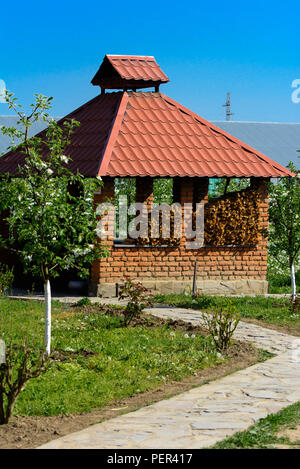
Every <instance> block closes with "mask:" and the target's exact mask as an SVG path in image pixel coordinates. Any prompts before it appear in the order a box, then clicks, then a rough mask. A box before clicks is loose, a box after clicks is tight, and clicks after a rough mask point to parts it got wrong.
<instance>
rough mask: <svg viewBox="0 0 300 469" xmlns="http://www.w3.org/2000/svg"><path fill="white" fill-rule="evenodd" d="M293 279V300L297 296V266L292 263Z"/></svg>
mask: <svg viewBox="0 0 300 469" xmlns="http://www.w3.org/2000/svg"><path fill="white" fill-rule="evenodd" d="M291 280H292V300H293V301H294V300H295V298H296V277H295V266H294V264H292V265H291Z"/></svg>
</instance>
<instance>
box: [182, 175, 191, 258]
mask: <svg viewBox="0 0 300 469" xmlns="http://www.w3.org/2000/svg"><path fill="white" fill-rule="evenodd" d="M193 198H194V184H193V178H188V177H184V178H181V188H180V203H181V210H182V238H181V241H180V248H181V250H185V247H186V234H185V219H186V221H187V220H188V219H190V217H191V215H192V211H193ZM184 204H191V205H190V207H185V206H184Z"/></svg>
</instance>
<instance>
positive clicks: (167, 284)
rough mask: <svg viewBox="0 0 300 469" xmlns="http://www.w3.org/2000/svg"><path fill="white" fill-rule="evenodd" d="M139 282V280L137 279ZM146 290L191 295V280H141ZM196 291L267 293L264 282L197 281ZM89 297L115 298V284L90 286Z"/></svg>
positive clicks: (230, 293)
mask: <svg viewBox="0 0 300 469" xmlns="http://www.w3.org/2000/svg"><path fill="white" fill-rule="evenodd" d="M137 280H139V279H137ZM141 282H142V283H143V285H144V286H145V287H146V288H149V289H151V290H152V292H153V293H154V294H157V293H160V294H162V295H169V294H172V293H187V294H189V293H191V291H192V281H191V280H185V281H183V280H142V279H141ZM197 290H198V292H199V293H203V294H206V295H264V294H266V293H268V282H267V281H266V280H248V279H240V280H198V281H197ZM89 295H90V296H102V297H103V298H110V297H115V296H116V284H115V283H101V284H98V285H95V284H94V285H92V284H91V285H90V289H89Z"/></svg>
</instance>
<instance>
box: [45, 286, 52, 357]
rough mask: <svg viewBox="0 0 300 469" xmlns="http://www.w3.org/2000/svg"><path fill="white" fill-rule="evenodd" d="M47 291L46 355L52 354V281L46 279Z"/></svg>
mask: <svg viewBox="0 0 300 469" xmlns="http://www.w3.org/2000/svg"><path fill="white" fill-rule="evenodd" d="M44 293H45V339H44V346H45V349H46V355H47V356H49V355H50V347H51V287H50V281H49V280H46V283H45V284H44Z"/></svg>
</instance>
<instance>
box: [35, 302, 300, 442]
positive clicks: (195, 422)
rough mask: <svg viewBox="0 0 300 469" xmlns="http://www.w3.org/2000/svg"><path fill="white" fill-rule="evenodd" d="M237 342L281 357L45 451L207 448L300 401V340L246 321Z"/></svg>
mask: <svg viewBox="0 0 300 469" xmlns="http://www.w3.org/2000/svg"><path fill="white" fill-rule="evenodd" d="M149 312H151V314H155V315H157V316H159V317H163V318H169V317H170V318H174V319H183V320H186V321H190V322H192V323H195V324H197V323H201V321H202V320H201V313H200V312H199V311H193V310H189V309H183V308H164V307H160V308H152V309H151V310H149ZM235 337H236V338H237V339H241V340H246V341H249V342H252V343H254V344H256V346H258V347H260V348H263V349H265V350H268V351H270V352H273V353H276V354H278V355H277V356H276V357H274V358H271V359H270V360H268V361H266V362H265V363H259V364H256V365H254V366H251V367H249V368H247V369H245V370H242V371H239V372H236V373H234V374H232V375H229V376H225V377H224V378H221V379H219V380H217V381H213V382H211V383H209V384H206V385H203V386H201V387H198V388H194V389H191V390H190V391H187V392H184V393H182V394H180V395H178V396H175V397H172V398H170V399H167V400H163V401H160V402H157V403H155V404H153V405H150V406H148V407H145V408H142V409H139V410H137V411H135V412H131V413H128V414H125V415H122V416H119V417H116V418H113V419H111V420H108V421H106V422H103V423H100V424H96V425H93V426H91V427H88V428H86V429H85V430H82V431H80V432H77V433H73V434H70V435H67V436H64V437H62V438H58V439H57V440H54V441H51V442H49V443H47V444H45V445H43V446H41V447H40V448H45V449H46V448H47V449H51V448H53V449H54V448H55V449H60V448H80V449H83V448H84V449H97V448H103V449H104V448H108V449H114V448H116V449H129V448H135V449H139V448H141V449H142V448H149V449H157V448H160V449H168V448H175V449H180V448H189V449H194V448H195V449H196V448H205V447H209V446H211V445H213V444H215V443H216V442H217V441H220V440H223V439H224V438H226V437H228V436H231V435H233V434H234V433H235V432H237V431H241V430H245V429H247V428H248V427H249V426H250V425H252V424H253V423H255V422H257V421H258V420H259V419H261V418H263V417H266V416H267V415H268V414H270V413H274V412H278V411H279V410H280V409H282V408H284V407H286V406H288V405H290V404H292V403H294V402H297V401H299V400H300V344H299V342H300V340H299V338H296V337H292V336H289V335H286V334H282V333H280V332H277V331H274V330H271V329H265V328H262V327H260V326H257V325H254V324H249V323H243V322H241V323H240V324H239V326H238V328H237V330H236V333H235ZM295 347H298V349H295ZM298 350H299V353H298Z"/></svg>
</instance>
